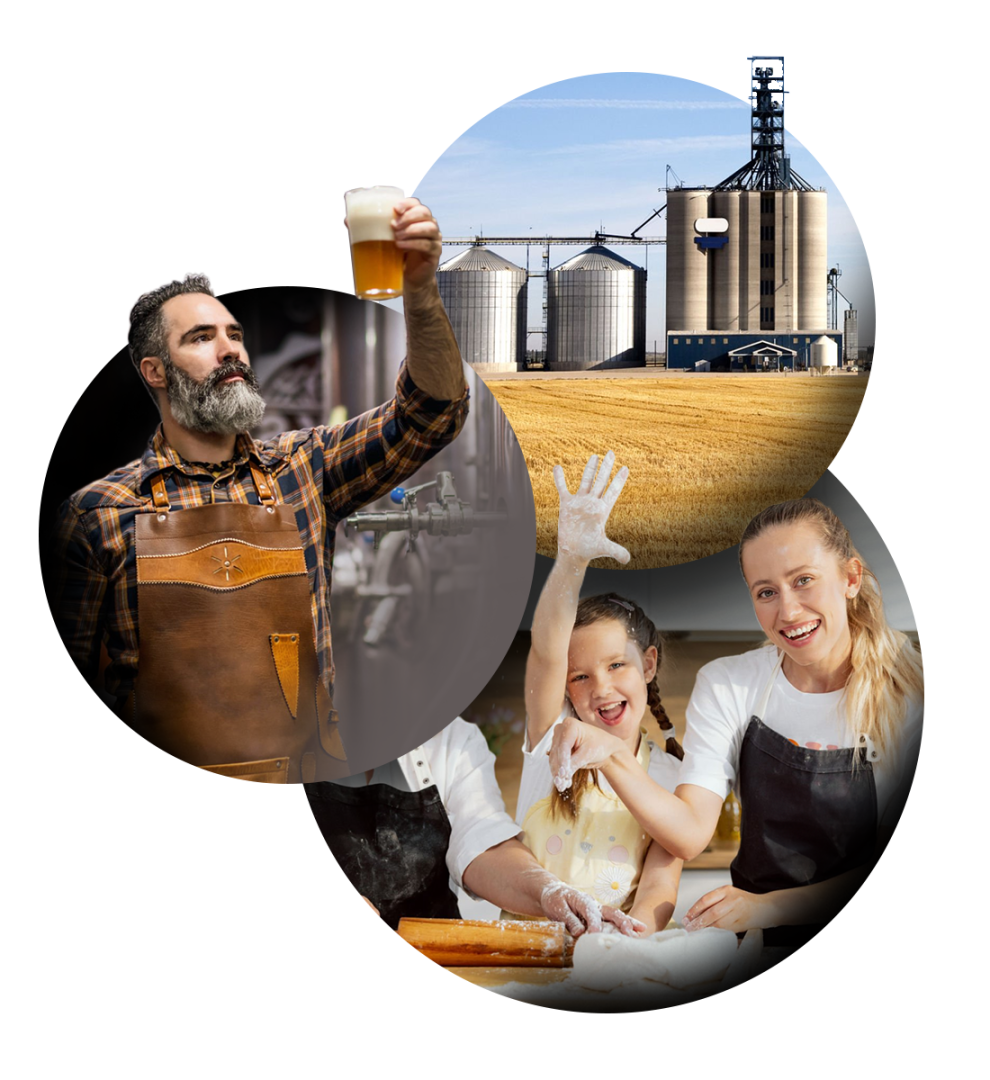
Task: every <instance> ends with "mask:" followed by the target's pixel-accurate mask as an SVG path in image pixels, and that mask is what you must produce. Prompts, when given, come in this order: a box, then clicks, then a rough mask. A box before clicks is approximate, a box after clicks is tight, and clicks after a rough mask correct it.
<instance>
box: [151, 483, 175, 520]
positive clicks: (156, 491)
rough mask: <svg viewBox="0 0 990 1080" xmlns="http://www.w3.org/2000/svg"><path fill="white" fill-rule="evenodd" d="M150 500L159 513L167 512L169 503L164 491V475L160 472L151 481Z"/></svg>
mask: <svg viewBox="0 0 990 1080" xmlns="http://www.w3.org/2000/svg"><path fill="white" fill-rule="evenodd" d="M151 501H152V503H153V504H154V507H155V509H156V510H157V511H158V512H159V513H161V514H167V513H168V511H169V507H170V505H171V504H170V503H169V501H168V493H167V492H166V491H165V476H164V474H162V473H159V474H158V475H157V476H156V477H155V478H154V480H152V481H151Z"/></svg>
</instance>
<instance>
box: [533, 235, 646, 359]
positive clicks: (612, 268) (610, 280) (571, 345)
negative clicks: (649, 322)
mask: <svg viewBox="0 0 990 1080" xmlns="http://www.w3.org/2000/svg"><path fill="white" fill-rule="evenodd" d="M645 365H646V271H645V270H643V269H642V268H641V267H639V266H635V265H634V264H633V263H631V262H629V261H628V260H627V259H623V258H622V257H621V256H619V255H616V254H615V253H614V252H611V251H609V250H608V249H607V248H604V247H601V246H600V245H595V246H594V247H590V248H588V249H587V251H582V252H581V254H580V255H575V256H574V258H572V259H568V260H567V262H565V263H562V264H561V265H560V266H558V267H557V268H556V269H555V270H551V271H550V275H549V278H548V281H547V367H548V368H549V370H551V371H587V370H591V369H594V368H611V367H644V366H645Z"/></svg>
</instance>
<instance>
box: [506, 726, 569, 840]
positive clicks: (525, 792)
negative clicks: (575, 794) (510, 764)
mask: <svg viewBox="0 0 990 1080" xmlns="http://www.w3.org/2000/svg"><path fill="white" fill-rule="evenodd" d="M570 715H571V714H570V712H569V710H568V709H567V707H566V706H565V707H564V708H563V709H562V710H561V713H560V716H558V717H557V719H556V720H555V721H554V722H553V723H552V724H551V725H550V727H549V728H547V730H546V733H545V734H544V736H543V738H542V739H540V741H539V742H538V743H537V744H536V746H534V747H530V745H529V729H528V728H527V730H526V734H525V736H524V737H523V748H522V754H523V766H522V776H521V777H520V778H519V801H518V802H517V803H516V824H518V825H519V826H520V827H521V826H522V823H523V822H524V821H525V820H526V815H527V814H528V813H529V809H530V807H531V806H532V805H533V804H534V803H538V802H539V801H540V799H545V798H546V797H547V796H548V795H549V794H550V792H551V791H552V790H553V777H552V776H551V775H550V758H549V757H548V755H549V753H550V747H551V745H552V744H553V733H554V729H555V728H556V727H557V725H558V724H559V723H561V722H562V721H563V719H564V717H566V716H570Z"/></svg>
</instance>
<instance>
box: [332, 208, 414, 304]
mask: <svg viewBox="0 0 990 1080" xmlns="http://www.w3.org/2000/svg"><path fill="white" fill-rule="evenodd" d="M401 198H402V189H401V188H397V187H368V188H354V189H353V190H351V191H348V192H345V194H344V207H345V209H346V213H347V230H348V232H349V233H350V236H351V263H352V265H353V267H354V291H355V293H357V295H358V297H359V298H360V299H361V300H392V299H394V298H395V297H397V296H401V295H402V263H403V253H402V252H401V251H400V250H399V249H398V248H397V247H396V246H395V234H394V233H393V232H392V219H393V218H394V217H395V204H396V203H397V202H398V201H399V200H400V199H401Z"/></svg>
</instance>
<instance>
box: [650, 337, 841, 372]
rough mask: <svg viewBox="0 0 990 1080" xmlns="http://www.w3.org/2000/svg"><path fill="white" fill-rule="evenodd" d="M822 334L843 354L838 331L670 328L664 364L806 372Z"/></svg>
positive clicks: (701, 368) (680, 367) (682, 367)
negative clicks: (728, 331) (731, 331)
mask: <svg viewBox="0 0 990 1080" xmlns="http://www.w3.org/2000/svg"><path fill="white" fill-rule="evenodd" d="M821 337H828V338H831V339H832V340H833V341H834V342H835V344H836V347H837V349H838V354H837V355H839V356H841V355H842V332H841V331H839V330H817V331H814V332H813V333H802V332H800V331H793V330H787V331H779V332H775V331H766V330H763V331H759V330H753V331H750V332H748V333H727V332H725V331H719V330H708V331H705V332H704V333H691V332H684V331H671V332H669V333H668V334H667V367H668V369H673V368H676V369H678V370H681V371H785V370H786V371H807V370H808V368H809V367H810V366H811V346H812V343H813V342H815V341H818V339H819V338H821Z"/></svg>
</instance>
